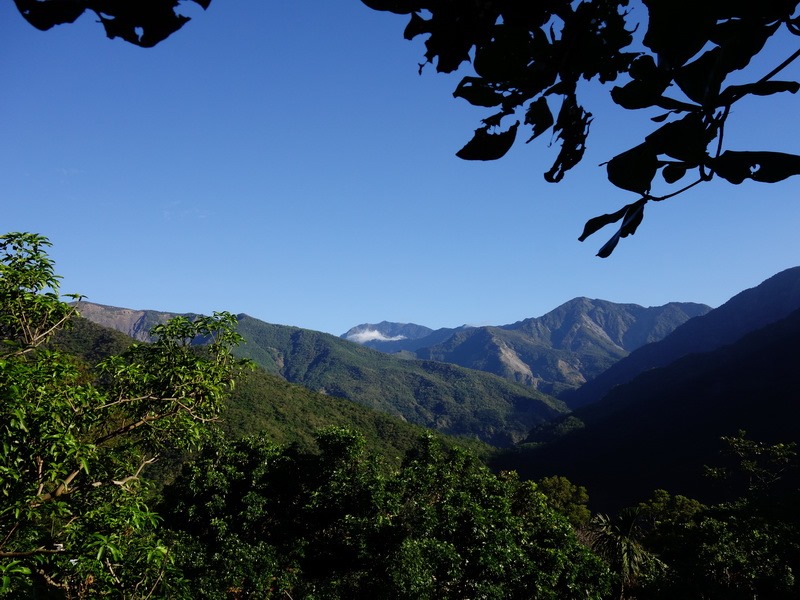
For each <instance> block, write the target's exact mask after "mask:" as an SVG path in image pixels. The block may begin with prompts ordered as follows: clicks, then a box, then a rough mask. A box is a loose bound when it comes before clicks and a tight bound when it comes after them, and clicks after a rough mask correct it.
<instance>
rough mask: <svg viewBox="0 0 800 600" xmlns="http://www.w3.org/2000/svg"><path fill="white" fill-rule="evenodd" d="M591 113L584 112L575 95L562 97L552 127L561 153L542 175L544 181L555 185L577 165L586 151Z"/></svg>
mask: <svg viewBox="0 0 800 600" xmlns="http://www.w3.org/2000/svg"><path fill="white" fill-rule="evenodd" d="M591 122H592V113H590V112H586V111H585V110H584V109H583V107H582V106H580V105H579V104H578V101H577V99H576V98H575V94H574V93H571V94H569V95H567V96H565V97H564V102H563V103H562V104H561V110H560V111H559V112H558V118H557V119H556V123H555V125H554V126H553V132H554V133H555V134H556V137H558V138H560V139H561V151H560V152H559V153H558V157H556V161H555V163H554V164H553V166H552V167H551V169H550V170H549V171H548V172H547V173H545V174H544V178H545V180H546V181H549V182H550V183H557V182H559V181H561V180H562V179H563V178H564V175H565V174H566V172H567V171H569V170H570V169H571V168H572V167H574V166H575V165H577V164H578V163H579V162H580V161H581V158H583V153H584V151H585V150H586V138H587V136H588V135H589V124H590V123H591Z"/></svg>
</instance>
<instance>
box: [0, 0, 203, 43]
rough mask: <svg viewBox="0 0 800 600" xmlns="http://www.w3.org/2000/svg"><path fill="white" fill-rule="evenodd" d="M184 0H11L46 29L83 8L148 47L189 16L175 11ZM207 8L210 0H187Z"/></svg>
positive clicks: (111, 33) (113, 31) (110, 30)
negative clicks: (143, 0)
mask: <svg viewBox="0 0 800 600" xmlns="http://www.w3.org/2000/svg"><path fill="white" fill-rule="evenodd" d="M184 1H186V0H147V1H146V2H142V1H141V0H113V1H108V0H14V3H15V4H16V5H17V9H18V10H19V12H20V13H21V14H22V16H23V17H25V20H27V21H28V23H30V24H31V25H33V26H34V27H36V28H37V29H41V30H42V31H47V30H48V29H50V28H51V27H54V26H55V25H62V24H64V23H73V22H74V21H75V20H77V19H78V17H80V16H81V15H83V14H84V13H85V12H86V11H91V12H93V13H94V14H95V15H96V16H97V18H98V19H99V21H100V22H101V23H102V24H103V27H104V28H105V30H106V35H107V36H108V37H109V38H111V39H113V38H116V37H119V38H122V39H123V40H125V41H126V42H130V43H131V44H135V45H137V46H142V47H144V48H149V47H151V46H155V45H156V44H158V43H159V42H161V41H163V40H165V39H166V38H168V37H169V36H170V35H172V34H173V33H175V32H176V31H178V30H179V29H180V28H181V27H183V26H184V25H185V24H186V22H187V21H189V17H187V16H185V15H181V14H179V13H178V12H177V11H176V8H178V7H179V6H180V4H181V3H182V2H184ZM190 1H191V2H194V3H195V4H197V5H199V6H202V7H203V8H204V9H205V8H208V5H209V4H211V0H190Z"/></svg>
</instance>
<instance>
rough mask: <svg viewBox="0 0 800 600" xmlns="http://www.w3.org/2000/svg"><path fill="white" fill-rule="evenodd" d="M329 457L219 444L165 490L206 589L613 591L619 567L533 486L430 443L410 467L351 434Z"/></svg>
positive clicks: (259, 592) (199, 592) (253, 592)
mask: <svg viewBox="0 0 800 600" xmlns="http://www.w3.org/2000/svg"><path fill="white" fill-rule="evenodd" d="M318 447H319V449H318V451H317V452H313V453H312V452H308V451H303V450H300V449H299V448H297V447H293V446H289V447H278V446H275V445H273V444H270V443H269V442H268V441H267V440H265V439H264V438H263V437H254V438H247V439H244V440H241V441H238V442H233V443H231V442H226V441H224V440H218V441H217V442H215V443H214V444H210V445H208V446H207V447H206V448H205V449H204V450H203V452H202V453H201V454H200V456H199V457H198V459H197V460H196V461H195V462H193V463H190V464H187V465H186V467H185V468H184V472H183V474H182V475H181V476H180V477H179V478H178V479H177V480H176V481H175V484H174V485H173V486H171V487H170V488H168V489H167V490H166V493H165V498H166V501H165V506H164V514H165V519H166V522H167V524H168V525H169V526H170V527H172V528H173V529H174V530H175V531H176V532H177V535H178V536H179V539H180V540H181V542H180V546H181V548H182V551H183V552H184V555H183V557H182V563H183V564H184V565H185V568H187V569H188V570H187V576H188V577H190V578H191V580H192V581H193V582H194V583H195V588H194V591H195V593H196V596H195V597H200V598H220V599H221V598H225V597H226V594H231V593H235V594H237V595H238V597H259V598H285V597H293V598H331V599H334V598H398V599H400V598H420V599H423V598H431V599H432V598H437V599H439V598H454V599H455V598H497V599H501V598H502V599H507V598H553V599H569V598H576V599H577V598H601V597H603V595H604V594H605V592H606V591H607V589H608V581H609V577H608V572H607V570H606V569H605V567H604V566H603V564H602V563H601V562H600V561H599V560H598V559H597V558H596V557H595V556H593V555H592V554H591V553H590V552H589V550H588V549H587V548H586V547H584V546H582V545H581V544H579V543H578V541H577V539H576V538H575V535H574V533H573V531H572V529H571V527H570V526H569V524H568V523H567V521H566V520H565V519H563V518H562V517H561V516H560V515H558V514H556V513H555V512H554V511H552V510H551V509H550V508H549V507H548V506H547V504H546V502H545V499H544V497H543V496H542V495H541V494H539V493H538V492H537V491H536V489H535V486H534V485H533V484H531V483H529V482H522V481H520V480H519V479H517V478H516V477H514V476H512V475H503V476H497V475H494V474H492V473H491V472H490V471H488V469H486V467H485V466H484V465H483V464H482V463H481V462H480V461H479V460H478V459H476V458H475V457H474V456H473V455H471V454H470V453H468V452H465V451H464V450H461V449H457V448H455V449H449V448H447V447H445V446H444V445H443V444H442V443H441V442H440V441H439V440H437V439H435V438H434V437H432V436H424V437H422V438H421V439H420V440H419V442H418V444H417V447H416V448H415V449H413V450H412V451H410V452H409V453H408V454H407V455H406V458H405V461H404V463H403V465H402V467H401V468H400V469H399V470H389V469H386V468H385V467H384V466H383V465H382V464H380V463H379V462H377V461H376V460H375V459H373V458H371V456H370V455H369V454H368V453H367V452H366V451H365V442H364V439H363V437H361V436H360V435H358V434H356V433H354V432H352V431H351V430H348V429H344V428H331V429H328V430H325V431H323V432H321V433H320V435H319V436H318Z"/></svg>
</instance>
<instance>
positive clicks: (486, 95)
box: [453, 77, 503, 107]
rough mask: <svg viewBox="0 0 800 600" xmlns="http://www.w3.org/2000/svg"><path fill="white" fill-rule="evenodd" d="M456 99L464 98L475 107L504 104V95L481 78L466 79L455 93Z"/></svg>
mask: <svg viewBox="0 0 800 600" xmlns="http://www.w3.org/2000/svg"><path fill="white" fill-rule="evenodd" d="M453 96H454V97H455V98H464V100H466V101H467V102H469V103H470V104H472V105H473V106H486V107H492V106H498V105H499V104H502V102H503V96H502V94H499V93H498V92H497V91H495V89H494V88H493V87H492V86H491V85H490V84H489V83H487V82H486V80H484V79H481V78H480V77H464V78H463V79H462V80H461V83H459V84H458V87H457V88H456V91H454V92H453Z"/></svg>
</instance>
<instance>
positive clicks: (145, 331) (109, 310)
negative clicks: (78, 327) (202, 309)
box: [78, 302, 175, 342]
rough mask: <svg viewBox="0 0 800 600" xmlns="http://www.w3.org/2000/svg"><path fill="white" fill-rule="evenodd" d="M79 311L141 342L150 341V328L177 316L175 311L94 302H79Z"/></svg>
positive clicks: (85, 316) (96, 321) (90, 318)
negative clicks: (138, 308) (132, 307)
mask: <svg viewBox="0 0 800 600" xmlns="http://www.w3.org/2000/svg"><path fill="white" fill-rule="evenodd" d="M78 312H80V314H81V316H82V317H84V318H86V319H89V320H90V321H92V322H94V323H97V324H98V325H102V326H104V327H108V328H110V329H116V330H117V331H121V332H122V333H124V334H126V335H129V336H130V337H132V338H133V339H135V340H137V341H140V342H147V341H150V339H151V338H150V330H151V329H152V328H153V327H154V326H155V325H158V324H160V323H165V322H166V321H168V320H169V319H170V318H171V317H174V316H175V313H167V312H158V311H154V310H133V309H130V308H119V307H116V306H104V305H102V304H94V303H92V302H80V303H78Z"/></svg>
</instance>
